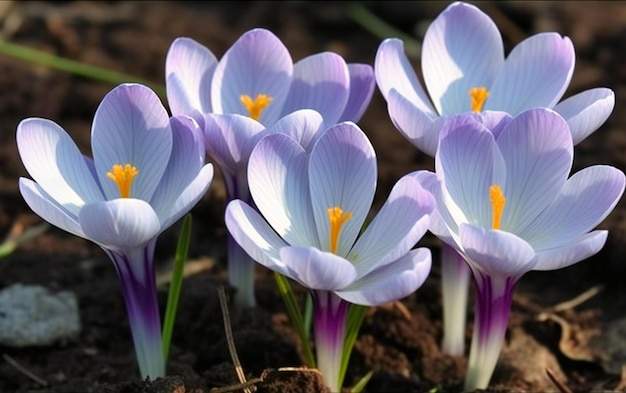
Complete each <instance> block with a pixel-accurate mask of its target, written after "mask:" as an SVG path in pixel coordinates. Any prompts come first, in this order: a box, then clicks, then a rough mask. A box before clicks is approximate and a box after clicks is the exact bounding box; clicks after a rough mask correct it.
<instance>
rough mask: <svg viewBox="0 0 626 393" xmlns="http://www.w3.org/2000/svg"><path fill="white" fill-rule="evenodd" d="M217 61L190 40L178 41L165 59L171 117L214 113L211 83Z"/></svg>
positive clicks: (202, 46)
mask: <svg viewBox="0 0 626 393" xmlns="http://www.w3.org/2000/svg"><path fill="white" fill-rule="evenodd" d="M216 66H217V58H216V57H215V55H214V54H213V53H212V52H211V51H210V50H209V49H208V48H206V47H205V46H204V45H202V44H200V43H198V42H196V41H194V40H193V39H191V38H187V37H179V38H176V39H175V40H174V41H173V42H172V45H170V48H169V50H168V51H167V55H166V57H165V86H166V90H167V101H168V104H169V107H170V111H171V112H172V115H174V116H176V115H190V114H191V113H192V112H193V111H194V110H198V111H199V112H200V113H208V112H211V111H212V109H211V80H212V78H213V72H215V67H216Z"/></svg>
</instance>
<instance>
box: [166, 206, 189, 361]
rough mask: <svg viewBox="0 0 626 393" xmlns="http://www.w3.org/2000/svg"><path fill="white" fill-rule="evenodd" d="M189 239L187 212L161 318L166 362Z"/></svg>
mask: <svg viewBox="0 0 626 393" xmlns="http://www.w3.org/2000/svg"><path fill="white" fill-rule="evenodd" d="M190 239H191V214H187V215H186V216H185V219H184V220H183V227H182V228H181V230H180V237H179V238H178V245H177V247H176V256H175V257H174V268H173V271H172V282H171V283H170V289H169V291H168V293H167V306H166V308H165V319H164V320H163V335H162V337H161V347H162V348H163V358H164V359H165V361H166V362H167V357H168V356H169V352H170V343H171V341H172V333H173V331H174V320H175V319H176V310H177V309H178V300H179V298H180V290H181V287H182V282H183V269H184V267H185V262H186V261H187V254H188V252H189V242H190Z"/></svg>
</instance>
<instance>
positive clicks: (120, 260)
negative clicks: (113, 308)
mask: <svg viewBox="0 0 626 393" xmlns="http://www.w3.org/2000/svg"><path fill="white" fill-rule="evenodd" d="M154 245H155V242H154V241H152V242H150V244H148V245H147V246H146V247H145V248H141V249H138V250H132V251H131V252H129V253H124V254H120V253H116V252H113V251H110V250H107V254H108V255H109V257H110V258H111V260H112V261H113V263H114V265H115V268H116V270H117V273H118V276H119V278H120V280H121V281H122V292H123V294H124V301H125V303H126V312H127V313H128V321H129V324H130V329H131V332H132V335H133V342H134V345H135V354H136V355H137V362H138V363H139V371H140V373H141V378H142V379H145V378H150V379H151V380H155V379H156V378H159V377H163V376H164V375H165V360H164V358H163V350H162V346H161V322H160V316H159V304H158V298H157V290H156V281H155V276H154V266H153V255H154Z"/></svg>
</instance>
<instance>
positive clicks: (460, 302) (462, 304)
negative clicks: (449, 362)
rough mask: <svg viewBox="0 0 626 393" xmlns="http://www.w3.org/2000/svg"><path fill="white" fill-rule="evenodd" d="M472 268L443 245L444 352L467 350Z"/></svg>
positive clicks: (454, 251)
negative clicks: (468, 302) (468, 294)
mask: <svg viewBox="0 0 626 393" xmlns="http://www.w3.org/2000/svg"><path fill="white" fill-rule="evenodd" d="M469 283H470V268H469V266H468V265H467V263H466V262H465V260H464V259H463V258H462V257H461V255H460V254H459V253H458V252H457V251H456V250H455V249H454V248H452V247H451V246H449V245H447V244H445V243H444V244H443V246H442V249H441V292H442V302H443V339H442V342H441V348H442V351H443V352H444V353H447V354H449V355H453V356H462V355H463V352H464V351H465V322H466V319H467V293H468V290H469Z"/></svg>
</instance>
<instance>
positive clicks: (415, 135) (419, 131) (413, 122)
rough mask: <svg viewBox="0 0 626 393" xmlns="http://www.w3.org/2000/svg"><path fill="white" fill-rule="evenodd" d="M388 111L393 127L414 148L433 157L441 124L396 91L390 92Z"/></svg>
mask: <svg viewBox="0 0 626 393" xmlns="http://www.w3.org/2000/svg"><path fill="white" fill-rule="evenodd" d="M387 110H388V112H389V117H390V118H391V121H392V122H393V125H394V126H395V127H396V129H397V130H398V131H400V133H401V134H402V135H403V136H404V137H405V138H406V139H407V140H408V141H409V142H411V144H413V146H415V147H417V148H418V149H419V150H420V151H422V152H423V153H425V154H428V155H429V156H431V157H434V156H435V152H436V151H437V144H438V143H439V124H438V123H437V122H436V120H435V119H437V118H434V117H431V116H430V115H429V114H428V113H427V112H423V111H422V110H420V109H418V108H417V107H416V106H415V105H413V104H412V103H411V102H410V101H409V100H407V99H406V98H404V96H402V95H401V94H400V93H398V92H397V91H396V90H395V89H392V90H391V91H390V92H389V96H388V99H387Z"/></svg>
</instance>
